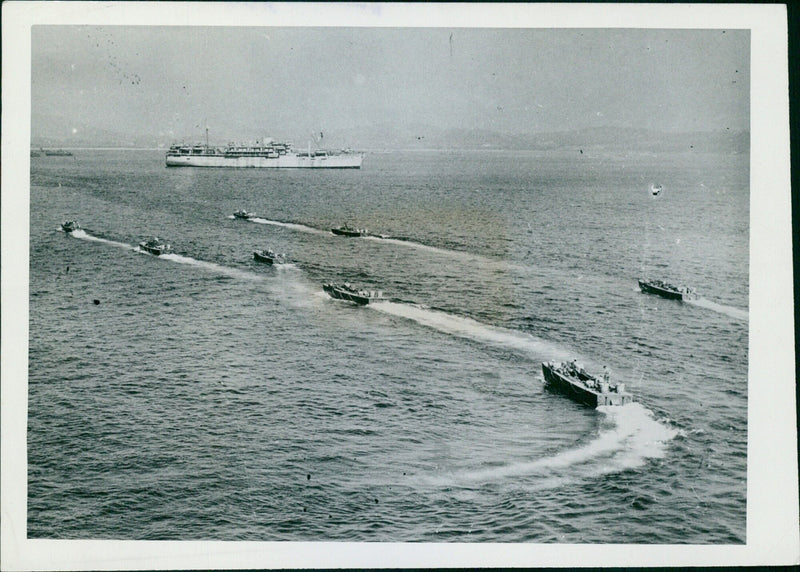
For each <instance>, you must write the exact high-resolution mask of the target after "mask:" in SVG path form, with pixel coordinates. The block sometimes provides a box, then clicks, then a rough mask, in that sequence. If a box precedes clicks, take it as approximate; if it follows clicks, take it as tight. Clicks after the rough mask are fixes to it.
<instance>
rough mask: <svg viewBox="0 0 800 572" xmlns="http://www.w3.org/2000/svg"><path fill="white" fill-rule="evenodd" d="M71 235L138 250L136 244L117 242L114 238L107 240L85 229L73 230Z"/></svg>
mask: <svg viewBox="0 0 800 572" xmlns="http://www.w3.org/2000/svg"><path fill="white" fill-rule="evenodd" d="M72 236H74V237H75V238H80V239H82V240H91V241H94V242H102V243H103V244H110V245H111V246H116V247H117V248H124V249H125V250H138V247H137V246H131V245H130V244H125V243H124V242H117V241H116V240H108V239H106V238H99V237H97V236H92V235H91V234H89V233H87V232H86V231H85V230H73V231H72Z"/></svg>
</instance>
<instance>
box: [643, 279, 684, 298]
mask: <svg viewBox="0 0 800 572" xmlns="http://www.w3.org/2000/svg"><path fill="white" fill-rule="evenodd" d="M639 288H641V289H642V292H645V293H647V294H658V295H659V296H662V297H664V298H670V299H671V300H695V299H697V293H696V292H695V290H694V288H687V287H685V286H675V285H673V284H670V283H669V282H664V281H663V280H647V279H642V278H640V279H639Z"/></svg>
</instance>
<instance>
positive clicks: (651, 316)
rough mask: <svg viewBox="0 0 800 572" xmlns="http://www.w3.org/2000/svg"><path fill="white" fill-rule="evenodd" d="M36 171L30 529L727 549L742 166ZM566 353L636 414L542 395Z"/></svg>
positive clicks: (737, 420) (736, 505)
mask: <svg viewBox="0 0 800 572" xmlns="http://www.w3.org/2000/svg"><path fill="white" fill-rule="evenodd" d="M31 162H32V165H31V183H32V184H31V205H30V367H29V404H28V406H29V412H28V413H29V416H28V535H29V537H32V538H101V539H185V540H188V539H219V540H290V541H300V540H354V541H449V542H480V541H492V542H569V543H604V542H614V543H619V542H621V543H701V544H702V543H743V542H744V541H745V528H746V521H745V516H746V453H747V362H748V356H747V351H748V323H747V303H748V234H749V228H748V214H749V189H748V177H749V164H748V160H747V158H746V157H745V156H723V155H715V154H691V153H686V154H671V155H652V154H630V155H628V156H622V157H621V156H619V155H612V154H605V153H603V152H601V151H595V152H589V153H585V154H583V155H580V154H577V153H574V152H571V151H570V152H566V151H565V152H555V153H552V152H548V153H531V152H513V153H512V152H502V153H501V152H488V153H477V152H452V153H447V152H413V153H412V152H398V153H394V154H371V155H368V157H367V158H366V160H365V162H364V168H363V169H362V170H359V171H350V170H345V171H269V170H230V169H218V170H202V169H166V168H165V167H164V164H163V156H162V154H161V153H159V152H151V151H78V152H76V153H75V156H74V157H41V158H34V159H31ZM653 182H656V183H661V184H663V185H664V192H663V193H662V194H661V195H660V196H658V197H653V196H651V194H650V192H649V185H650V183H653ZM238 208H246V209H247V210H250V211H255V212H256V213H258V215H259V218H258V219H256V220H252V221H241V220H233V219H232V218H231V217H230V214H231V213H232V212H233V211H234V210H236V209H238ZM72 218H75V219H77V220H79V221H80V222H81V224H82V225H83V227H84V229H85V232H78V233H75V236H69V235H67V234H65V233H63V232H61V231H60V230H58V228H59V224H60V223H61V222H63V221H64V220H67V219H72ZM345 221H348V222H350V224H352V225H357V226H360V227H367V228H369V229H371V230H372V231H374V232H376V233H383V234H385V235H388V236H391V237H393V238H391V239H376V238H370V239H363V238H358V239H348V238H341V237H334V236H333V235H332V234H330V232H328V229H329V228H330V227H331V226H334V225H339V224H341V223H343V222H345ZM152 235H158V236H159V237H161V238H163V239H165V240H166V241H168V242H170V243H171V244H172V245H173V247H174V249H175V254H172V255H167V256H162V257H160V258H158V257H154V256H150V255H146V254H143V253H141V252H138V251H137V249H136V245H137V244H138V242H139V241H141V240H143V239H144V238H146V237H148V236H152ZM268 246H270V247H273V248H275V249H276V250H278V251H283V252H287V253H288V254H289V257H290V259H291V260H292V264H290V265H287V266H285V267H274V268H270V267H265V266H261V265H258V264H257V263H255V262H254V261H253V260H252V251H253V250H256V249H261V248H266V247H268ZM643 275H647V276H652V277H656V278H662V279H665V280H668V281H672V282H675V283H682V284H687V285H691V286H694V287H695V288H696V289H697V290H698V292H699V293H700V294H701V296H702V298H701V299H700V300H698V301H697V302H695V303H691V304H689V303H681V302H675V301H671V300H665V299H661V298H658V297H655V296H651V295H645V294H642V293H641V292H640V291H639V290H638V286H637V283H636V279H637V278H638V277H640V276H643ZM329 280H333V281H350V282H352V283H354V284H357V285H360V286H365V287H368V288H370V289H380V290H383V291H384V293H385V295H386V296H388V297H390V298H391V299H392V301H391V302H387V303H383V304H377V305H370V306H369V307H364V308H362V307H356V306H353V305H350V304H347V303H343V302H341V301H335V300H331V299H329V298H328V297H327V296H325V295H324V294H323V293H322V288H321V284H322V283H323V282H325V281H329ZM95 299H97V300H98V301H99V302H100V303H99V304H94V303H93V300H95ZM572 357H577V358H579V359H580V360H582V361H583V362H584V364H585V365H586V367H587V369H589V370H594V371H596V370H599V369H600V368H601V367H602V365H604V364H607V365H608V366H609V367H610V368H611V370H612V372H613V375H614V377H616V378H618V379H621V380H624V381H625V382H626V383H627V386H628V388H629V389H630V391H631V392H632V393H633V394H634V395H635V398H636V399H637V403H636V404H634V405H631V406H626V407H624V408H611V409H609V410H593V409H590V408H586V407H582V406H579V405H577V404H575V403H573V402H571V401H569V400H567V399H565V398H563V397H561V396H558V395H553V394H550V393H548V392H545V391H544V390H543V388H542V375H541V365H540V362H541V361H542V360H549V359H567V358H572Z"/></svg>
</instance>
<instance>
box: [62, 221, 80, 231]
mask: <svg viewBox="0 0 800 572" xmlns="http://www.w3.org/2000/svg"><path fill="white" fill-rule="evenodd" d="M61 230H63V231H64V232H72V231H73V230H81V225H80V224H78V221H76V220H68V221H67V222H62V223H61Z"/></svg>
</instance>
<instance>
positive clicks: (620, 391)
mask: <svg viewBox="0 0 800 572" xmlns="http://www.w3.org/2000/svg"><path fill="white" fill-rule="evenodd" d="M542 373H544V383H545V387H546V388H547V389H548V390H550V391H553V392H555V393H560V394H561V395H564V396H566V397H569V398H570V399H572V400H573V401H577V402H578V403H583V404H585V405H590V406H591V407H598V406H601V405H626V404H628V403H631V402H632V401H633V397H632V396H631V394H630V393H628V392H627V391H625V384H624V383H620V382H617V383H611V382H610V381H609V378H608V374H606V375H604V376H603V377H597V376H594V375H592V374H590V373H588V372H587V371H586V370H585V369H583V367H582V366H581V365H579V364H578V363H577V362H576V361H575V360H572V361H571V362H561V363H555V362H551V361H549V362H544V363H542Z"/></svg>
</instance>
